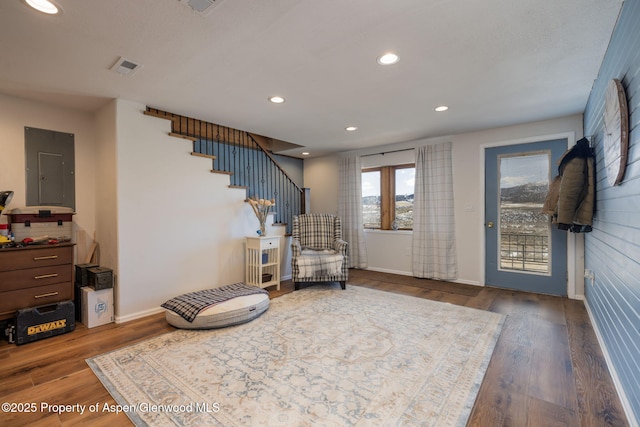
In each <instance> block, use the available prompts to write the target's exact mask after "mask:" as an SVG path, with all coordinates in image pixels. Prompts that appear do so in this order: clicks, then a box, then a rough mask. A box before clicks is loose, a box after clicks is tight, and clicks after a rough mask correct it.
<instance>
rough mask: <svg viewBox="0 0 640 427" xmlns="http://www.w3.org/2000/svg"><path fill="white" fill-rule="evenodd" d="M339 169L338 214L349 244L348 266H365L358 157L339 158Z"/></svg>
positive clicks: (365, 253) (344, 237) (360, 174)
mask: <svg viewBox="0 0 640 427" xmlns="http://www.w3.org/2000/svg"><path fill="white" fill-rule="evenodd" d="M339 169H340V172H339V183H338V216H340V218H341V219H342V238H343V239H344V240H346V241H347V243H348V244H349V267H350V268H366V267H367V249H366V247H365V241H364V226H363V224H362V168H361V165H360V157H359V156H347V157H343V158H340V160H339Z"/></svg>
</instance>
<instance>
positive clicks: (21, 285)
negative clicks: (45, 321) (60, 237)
mask: <svg viewBox="0 0 640 427" xmlns="http://www.w3.org/2000/svg"><path fill="white" fill-rule="evenodd" d="M72 277H73V243H62V244H58V245H46V246H27V247H25V248H11V249H0V320H3V319H9V318H11V317H13V316H14V315H15V313H16V311H17V310H19V309H21V308H28V307H37V306H41V305H47V304H51V303H54V302H60V301H69V300H73V278H72Z"/></svg>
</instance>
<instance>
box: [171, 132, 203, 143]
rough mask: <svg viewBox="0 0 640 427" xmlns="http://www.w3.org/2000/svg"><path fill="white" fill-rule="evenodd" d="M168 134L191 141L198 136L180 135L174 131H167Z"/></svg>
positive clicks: (195, 139) (194, 140)
mask: <svg viewBox="0 0 640 427" xmlns="http://www.w3.org/2000/svg"><path fill="white" fill-rule="evenodd" d="M169 136H174V137H176V138H182V139H186V140H189V141H193V142H196V141H197V140H198V138H194V137H193V136H188V135H182V134H181V133H175V132H169Z"/></svg>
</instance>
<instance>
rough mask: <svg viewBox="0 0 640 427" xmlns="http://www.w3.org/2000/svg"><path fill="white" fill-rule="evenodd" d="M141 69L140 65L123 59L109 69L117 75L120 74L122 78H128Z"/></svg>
mask: <svg viewBox="0 0 640 427" xmlns="http://www.w3.org/2000/svg"><path fill="white" fill-rule="evenodd" d="M140 68H142V65H140V64H136V63H135V62H133V61H129V60H128V59H125V58H123V57H120V58H119V59H118V60H117V61H116V63H115V64H113V67H111V70H112V71H115V72H116V73H118V74H122V75H123V76H130V75H132V74H133V73H135V72H136V71H138V70H139V69H140Z"/></svg>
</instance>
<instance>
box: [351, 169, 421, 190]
mask: <svg viewBox="0 0 640 427" xmlns="http://www.w3.org/2000/svg"><path fill="white" fill-rule="evenodd" d="M414 185H415V169H414V168H411V169H409V168H407V169H397V170H396V194H397V195H404V194H413V189H414ZM378 194H380V175H379V174H374V173H363V174H362V197H367V196H375V195H378Z"/></svg>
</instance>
